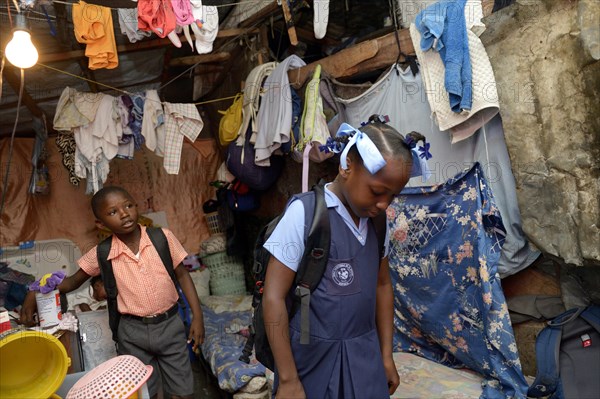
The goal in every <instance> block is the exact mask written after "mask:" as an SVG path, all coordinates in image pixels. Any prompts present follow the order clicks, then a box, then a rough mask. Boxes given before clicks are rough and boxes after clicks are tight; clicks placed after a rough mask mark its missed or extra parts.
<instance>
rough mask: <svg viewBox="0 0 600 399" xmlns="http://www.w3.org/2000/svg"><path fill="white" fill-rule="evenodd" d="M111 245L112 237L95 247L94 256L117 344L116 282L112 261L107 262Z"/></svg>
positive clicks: (114, 339) (109, 320)
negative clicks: (96, 259) (98, 267)
mask: <svg viewBox="0 0 600 399" xmlns="http://www.w3.org/2000/svg"><path fill="white" fill-rule="evenodd" d="M111 245H112V236H110V237H108V238H106V239H104V240H103V241H102V242H101V243H100V244H98V246H97V247H96V256H97V258H98V264H99V265H100V276H101V277H102V283H103V284H104V290H105V291H106V305H107V306H106V307H107V310H108V324H109V326H110V330H111V332H112V339H113V341H115V342H117V331H118V328H119V320H120V318H121V315H120V313H119V310H118V307H117V295H118V291H117V280H116V279H115V274H114V272H113V268H112V261H110V260H108V254H109V252H110V247H111Z"/></svg>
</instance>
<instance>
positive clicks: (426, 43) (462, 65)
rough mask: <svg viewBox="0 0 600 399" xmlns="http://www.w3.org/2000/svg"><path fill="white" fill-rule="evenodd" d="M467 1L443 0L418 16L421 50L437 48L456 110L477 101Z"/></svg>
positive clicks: (467, 106)
mask: <svg viewBox="0 0 600 399" xmlns="http://www.w3.org/2000/svg"><path fill="white" fill-rule="evenodd" d="M465 2H466V0H458V1H456V0H442V1H440V2H439V3H436V4H434V5H432V6H429V7H427V8H426V9H425V10H423V11H422V12H420V13H419V15H417V18H416V20H415V26H416V27H417V29H418V30H419V32H420V33H421V43H420V48H421V50H422V51H427V50H430V49H431V50H434V51H437V52H438V53H439V55H440V57H441V59H442V61H443V62H444V67H445V77H444V87H445V88H446V91H447V92H448V95H449V101H450V109H452V111H454V112H461V111H463V110H466V111H468V110H470V109H471V104H472V101H473V94H472V89H473V88H472V86H471V60H470V58H469V47H468V45H469V42H468V40H467V27H466V23H465Z"/></svg>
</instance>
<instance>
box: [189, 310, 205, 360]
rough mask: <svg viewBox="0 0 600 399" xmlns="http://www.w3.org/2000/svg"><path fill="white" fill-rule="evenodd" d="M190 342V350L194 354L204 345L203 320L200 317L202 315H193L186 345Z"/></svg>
mask: <svg viewBox="0 0 600 399" xmlns="http://www.w3.org/2000/svg"><path fill="white" fill-rule="evenodd" d="M192 340H193V341H194V345H193V346H192V350H193V351H194V352H196V349H198V347H199V346H200V345H201V344H203V343H204V318H203V317H202V313H200V314H198V315H194V318H193V319H192V324H191V325H190V335H189V336H188V341H187V343H188V344H189V343H190V342H192Z"/></svg>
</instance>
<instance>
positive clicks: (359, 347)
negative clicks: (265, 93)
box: [262, 116, 425, 399]
mask: <svg viewBox="0 0 600 399" xmlns="http://www.w3.org/2000/svg"><path fill="white" fill-rule="evenodd" d="M415 139H417V140H422V139H424V138H423V136H421V135H419V134H418V133H417V134H415V135H413V136H411V137H410V138H409V139H408V140H407V139H405V138H404V137H403V136H402V135H401V134H400V133H398V132H397V131H396V130H395V129H393V128H392V127H390V126H388V125H386V124H384V123H382V121H381V117H378V116H374V117H371V120H370V123H368V124H367V125H365V126H362V127H361V128H360V130H358V129H355V128H353V127H351V126H349V125H347V124H342V126H341V127H340V130H339V131H338V134H337V137H336V139H335V141H336V142H335V143H334V144H335V145H330V148H331V147H333V149H334V151H336V152H341V154H340V166H339V173H338V175H337V177H336V178H335V180H334V181H333V182H332V183H328V184H327V185H326V186H325V202H326V204H327V208H328V214H329V221H330V224H331V244H330V253H329V261H328V265H327V268H326V270H325V273H324V275H323V278H322V279H321V281H320V283H319V285H318V287H317V288H316V289H315V291H314V292H313V293H312V295H311V300H310V315H309V317H310V343H309V344H300V312H296V314H295V315H294V316H293V317H292V318H291V320H290V319H289V318H288V309H287V307H286V298H288V297H289V294H290V290H292V288H293V287H292V284H293V283H294V278H295V274H296V271H297V268H298V264H299V261H300V258H301V256H302V253H303V252H304V237H305V233H304V227H305V226H304V224H305V223H304V220H305V217H304V202H305V201H303V200H298V199H302V196H303V195H311V194H312V193H310V194H309V193H307V194H301V195H299V196H296V197H294V199H292V200H291V202H290V203H289V204H288V207H287V209H286V211H285V214H284V216H283V218H282V219H281V221H280V223H279V224H278V225H277V227H276V228H275V230H274V231H273V233H272V235H271V236H270V237H269V239H268V240H267V241H266V242H265V244H264V247H265V248H266V249H267V250H268V251H269V252H270V253H271V255H272V256H271V260H270V262H269V265H268V267H267V274H266V278H265V286H264V294H263V301H262V306H263V310H264V320H265V326H269V328H267V329H266V331H267V336H268V339H269V344H270V346H271V349H272V351H273V356H274V359H275V366H276V367H275V368H276V370H275V397H276V398H277V399H288V398H293V399H296V398H298V399H300V398H309V399H325V398H331V399H338V398H339V399H342V398H343V399H351V398H356V399H379V398H388V397H389V396H390V395H391V394H392V393H393V392H394V391H395V390H396V388H397V387H398V384H399V377H398V372H397V371H396V366H395V364H394V361H393V359H392V333H393V291H392V285H391V281H390V275H389V270H388V261H387V256H384V257H383V258H380V253H379V245H378V242H377V236H376V233H375V230H374V226H373V223H372V221H371V220H370V219H371V218H373V217H375V216H377V215H378V214H380V213H382V212H385V210H386V208H387V207H388V205H389V204H390V202H391V201H392V199H393V197H394V195H396V194H398V193H399V192H400V191H401V190H402V188H403V187H404V186H405V185H406V183H407V182H408V179H409V178H410V177H411V176H415V175H419V174H421V171H422V168H423V167H424V166H425V165H423V163H422V162H419V157H418V156H416V157H415V152H414V150H411V144H410V143H414V142H415V141H414V140H415ZM330 144H331V143H330ZM413 160H414V161H413ZM387 241H388V238H387V234H386V243H385V247H386V254H387Z"/></svg>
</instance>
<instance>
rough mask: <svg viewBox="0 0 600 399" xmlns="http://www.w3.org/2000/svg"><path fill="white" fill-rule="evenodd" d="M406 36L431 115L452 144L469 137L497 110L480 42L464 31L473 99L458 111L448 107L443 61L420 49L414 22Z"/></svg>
mask: <svg viewBox="0 0 600 399" xmlns="http://www.w3.org/2000/svg"><path fill="white" fill-rule="evenodd" d="M410 36H411V40H412V42H413V46H414V48H415V53H416V54H417V58H418V59H419V62H420V65H421V71H422V78H423V83H424V84H425V88H426V89H427V90H426V93H427V100H428V102H429V105H430V107H431V112H432V116H433V118H434V121H435V122H436V123H437V125H438V127H439V128H440V130H447V131H448V133H450V134H451V139H452V143H456V142H458V141H460V140H464V139H466V138H468V137H469V136H471V135H472V134H473V133H475V132H476V131H477V129H479V128H480V127H481V126H483V125H484V124H485V123H487V122H488V121H489V120H490V119H492V118H493V117H494V115H496V114H497V113H498V111H499V109H500V105H499V102H498V91H497V88H496V78H495V77H494V71H493V69H492V64H491V63H490V60H489V57H488V55H487V52H486V51H485V48H484V46H483V43H482V42H481V40H480V39H479V37H477V35H476V34H475V33H473V31H471V30H468V31H467V38H468V40H469V56H470V61H471V67H472V72H473V73H472V87H473V91H472V94H473V102H472V105H471V110H470V111H468V112H467V111H463V112H461V113H456V112H453V111H452V110H451V109H450V102H449V95H448V92H447V91H446V90H445V88H444V79H445V77H444V75H445V72H444V71H445V69H444V63H443V61H442V59H441V58H440V54H439V53H437V52H435V51H422V50H421V47H420V42H421V34H420V33H419V30H418V29H417V28H416V26H415V25H414V24H412V25H411V26H410Z"/></svg>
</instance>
